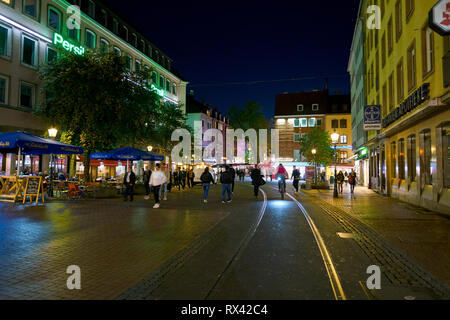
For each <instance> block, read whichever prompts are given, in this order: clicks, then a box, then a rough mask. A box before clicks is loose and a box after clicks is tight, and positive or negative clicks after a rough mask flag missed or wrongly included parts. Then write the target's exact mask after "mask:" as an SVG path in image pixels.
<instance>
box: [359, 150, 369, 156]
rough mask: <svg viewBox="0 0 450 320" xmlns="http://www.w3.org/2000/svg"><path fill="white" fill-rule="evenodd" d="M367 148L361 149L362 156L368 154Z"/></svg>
mask: <svg viewBox="0 0 450 320" xmlns="http://www.w3.org/2000/svg"><path fill="white" fill-rule="evenodd" d="M367 151H368V150H367V148H363V149H362V150H361V153H360V155H361V156H365V155H366V154H367Z"/></svg>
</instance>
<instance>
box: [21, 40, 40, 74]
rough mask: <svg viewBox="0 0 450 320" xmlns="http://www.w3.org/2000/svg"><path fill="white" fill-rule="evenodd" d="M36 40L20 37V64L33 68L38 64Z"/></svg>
mask: <svg viewBox="0 0 450 320" xmlns="http://www.w3.org/2000/svg"><path fill="white" fill-rule="evenodd" d="M37 44H38V42H37V41H36V40H33V39H32V38H29V37H27V36H25V35H22V63H24V64H26V65H28V66H32V67H35V66H37V63H38V51H37Z"/></svg>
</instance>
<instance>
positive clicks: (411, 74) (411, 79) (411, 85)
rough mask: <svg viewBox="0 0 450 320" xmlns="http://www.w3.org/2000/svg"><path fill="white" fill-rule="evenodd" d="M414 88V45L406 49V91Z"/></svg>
mask: <svg viewBox="0 0 450 320" xmlns="http://www.w3.org/2000/svg"><path fill="white" fill-rule="evenodd" d="M415 86H416V43H415V42H414V43H413V44H412V45H411V46H410V47H409V49H408V91H410V90H412V89H413V88H415Z"/></svg>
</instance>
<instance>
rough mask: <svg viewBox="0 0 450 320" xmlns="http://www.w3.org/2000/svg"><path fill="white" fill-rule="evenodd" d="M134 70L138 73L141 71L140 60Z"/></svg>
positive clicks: (135, 63)
mask: <svg viewBox="0 0 450 320" xmlns="http://www.w3.org/2000/svg"><path fill="white" fill-rule="evenodd" d="M134 70H135V71H137V72H139V71H141V62H140V61H139V60H135V61H134Z"/></svg>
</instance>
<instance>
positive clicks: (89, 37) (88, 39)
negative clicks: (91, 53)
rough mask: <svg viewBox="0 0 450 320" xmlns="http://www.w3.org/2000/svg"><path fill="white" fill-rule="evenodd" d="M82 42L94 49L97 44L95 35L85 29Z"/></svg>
mask: <svg viewBox="0 0 450 320" xmlns="http://www.w3.org/2000/svg"><path fill="white" fill-rule="evenodd" d="M84 44H85V45H86V47H88V48H89V49H94V48H95V46H96V44H97V35H96V34H95V33H94V32H92V31H91V30H88V29H86V33H85V39H84Z"/></svg>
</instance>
